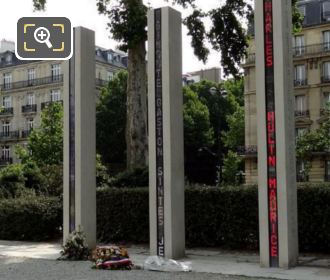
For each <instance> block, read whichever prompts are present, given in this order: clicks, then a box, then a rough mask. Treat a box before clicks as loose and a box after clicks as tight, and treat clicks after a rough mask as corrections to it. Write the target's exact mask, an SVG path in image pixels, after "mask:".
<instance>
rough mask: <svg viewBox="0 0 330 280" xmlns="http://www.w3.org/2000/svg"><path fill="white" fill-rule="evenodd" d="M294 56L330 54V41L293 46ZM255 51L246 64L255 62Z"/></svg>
mask: <svg viewBox="0 0 330 280" xmlns="http://www.w3.org/2000/svg"><path fill="white" fill-rule="evenodd" d="M292 51H293V57H297V58H299V57H303V56H306V55H314V54H318V55H322V54H324V55H328V54H329V55H330V42H328V43H321V44H312V45H306V46H300V47H294V48H293V50H292ZM255 58H256V57H255V53H250V54H249V55H248V56H247V57H246V59H245V62H244V64H253V63H255Z"/></svg>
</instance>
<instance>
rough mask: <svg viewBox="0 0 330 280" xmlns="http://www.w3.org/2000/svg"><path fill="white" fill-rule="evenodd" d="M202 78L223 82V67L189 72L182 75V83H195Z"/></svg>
mask: <svg viewBox="0 0 330 280" xmlns="http://www.w3.org/2000/svg"><path fill="white" fill-rule="evenodd" d="M202 80H207V81H211V82H214V83H217V84H219V83H221V81H222V79H221V69H220V68H219V67H214V68H209V69H201V70H199V71H195V72H189V73H186V74H183V75H182V84H183V86H187V85H190V84H193V83H198V82H201V81H202Z"/></svg>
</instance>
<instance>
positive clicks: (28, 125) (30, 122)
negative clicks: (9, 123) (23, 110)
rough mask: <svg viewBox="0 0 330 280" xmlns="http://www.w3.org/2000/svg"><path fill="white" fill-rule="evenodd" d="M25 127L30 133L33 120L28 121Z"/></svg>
mask: <svg viewBox="0 0 330 280" xmlns="http://www.w3.org/2000/svg"><path fill="white" fill-rule="evenodd" d="M26 125H27V130H28V131H31V130H33V126H34V119H28V120H27V122H26Z"/></svg>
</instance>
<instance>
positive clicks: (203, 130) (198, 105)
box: [183, 87, 215, 184]
mask: <svg viewBox="0 0 330 280" xmlns="http://www.w3.org/2000/svg"><path fill="white" fill-rule="evenodd" d="M183 95H184V107H183V117H184V153H185V176H186V177H187V179H188V181H191V182H199V183H208V184H212V183H214V178H215V156H214V155H213V152H212V151H211V148H212V146H213V142H214V133H213V128H212V126H211V122H210V113H209V109H208V107H207V106H206V105H205V104H204V103H203V102H202V101H201V100H200V98H199V97H198V94H197V93H196V92H194V91H193V90H192V89H191V88H190V87H184V88H183ZM210 157H211V158H210Z"/></svg>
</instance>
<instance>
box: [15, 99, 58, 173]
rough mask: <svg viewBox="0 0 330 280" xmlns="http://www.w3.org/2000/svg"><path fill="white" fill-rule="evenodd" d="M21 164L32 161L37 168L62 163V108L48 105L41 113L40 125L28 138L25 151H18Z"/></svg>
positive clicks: (56, 105)
mask: <svg viewBox="0 0 330 280" xmlns="http://www.w3.org/2000/svg"><path fill="white" fill-rule="evenodd" d="M18 154H19V157H20V158H21V159H22V161H23V162H26V161H33V162H35V163H36V164H37V165H38V166H40V167H42V166H44V165H58V164H62V162H63V106H62V104H61V103H59V102H54V103H51V104H49V105H48V106H47V107H45V109H44V110H43V111H42V113H41V125H40V127H39V128H37V129H34V130H33V131H32V132H31V134H30V135H29V138H28V145H27V149H18Z"/></svg>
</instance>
